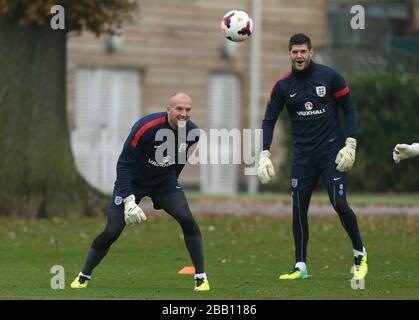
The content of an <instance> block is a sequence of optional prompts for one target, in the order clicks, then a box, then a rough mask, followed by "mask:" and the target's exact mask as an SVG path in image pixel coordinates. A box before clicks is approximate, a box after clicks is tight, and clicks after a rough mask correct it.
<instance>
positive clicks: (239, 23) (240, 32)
mask: <svg viewBox="0 0 419 320" xmlns="http://www.w3.org/2000/svg"><path fill="white" fill-rule="evenodd" d="M252 30H253V20H252V18H250V16H249V15H248V14H247V13H246V12H244V11H239V10H231V11H229V12H227V13H226V14H225V15H224V17H223V19H222V20H221V32H222V34H223V35H224V37H226V38H227V39H228V40H231V41H234V42H240V41H244V40H246V39H247V38H249V37H250V36H251V34H252Z"/></svg>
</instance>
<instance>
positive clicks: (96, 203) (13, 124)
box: [0, 0, 136, 217]
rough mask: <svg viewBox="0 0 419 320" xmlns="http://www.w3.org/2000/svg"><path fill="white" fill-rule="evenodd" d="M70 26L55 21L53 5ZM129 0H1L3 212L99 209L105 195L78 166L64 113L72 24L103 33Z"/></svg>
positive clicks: (124, 15)
mask: <svg viewBox="0 0 419 320" xmlns="http://www.w3.org/2000/svg"><path fill="white" fill-rule="evenodd" d="M55 4H59V5H62V6H63V7H64V9H65V27H66V28H65V30H52V29H51V28H50V19H51V17H52V14H51V13H50V11H51V7H52V6H53V5H55ZM135 8H136V2H134V1H130V0H107V1H99V0H78V1H72V0H63V1H52V0H32V1H25V0H15V1H10V0H0V35H1V39H2V41H1V42H2V43H1V46H0V62H1V72H0V136H1V138H0V150H1V155H0V215H7V216H25V217H51V216H59V215H67V214H84V215H94V214H98V212H100V211H103V209H104V208H105V205H106V198H105V196H104V195H103V194H101V193H100V192H99V191H97V190H95V189H94V188H93V187H91V186H90V185H88V183H87V182H86V181H85V180H84V179H83V177H81V176H80V174H79V173H78V172H77V170H76V167H75V162H74V158H73V155H72V151H71V146H70V138H69V130H68V126H67V113H66V83H65V81H66V39H67V33H68V32H69V31H82V30H90V31H93V32H94V33H95V34H97V35H100V34H101V33H103V32H106V31H107V30H108V29H109V28H110V27H111V26H112V25H114V24H115V23H117V22H121V21H122V20H125V19H128V18H129V15H128V14H129V13H130V12H133V11H134V9H135Z"/></svg>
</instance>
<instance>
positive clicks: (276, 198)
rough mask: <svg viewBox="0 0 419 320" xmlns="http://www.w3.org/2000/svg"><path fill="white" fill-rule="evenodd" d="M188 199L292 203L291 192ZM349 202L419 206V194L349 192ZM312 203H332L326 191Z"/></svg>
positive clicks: (192, 193)
mask: <svg viewBox="0 0 419 320" xmlns="http://www.w3.org/2000/svg"><path fill="white" fill-rule="evenodd" d="M187 196H188V200H191V201H202V200H215V201H232V202H236V201H242V202H243V201H244V202H246V201H248V202H262V203H266V202H270V203H271V202H282V203H288V204H291V203H292V197H291V194H290V192H285V193H271V192H261V193H258V194H255V195H249V194H248V193H241V194H237V195H212V194H204V193H201V192H195V191H189V192H187ZM348 202H349V203H350V204H351V205H361V206H367V205H372V206H374V205H375V206H419V194H415V193H411V194H386V193H376V194H374V193H352V192H348ZM311 203H315V204H330V201H329V197H328V195H327V192H326V191H318V192H314V193H313V196H312V200H311Z"/></svg>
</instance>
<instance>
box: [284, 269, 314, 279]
mask: <svg viewBox="0 0 419 320" xmlns="http://www.w3.org/2000/svg"><path fill="white" fill-rule="evenodd" d="M307 278H308V273H307V271H301V270H300V269H298V268H295V267H294V268H293V269H292V271H291V272H290V273H286V274H283V275H280V276H279V280H296V279H307Z"/></svg>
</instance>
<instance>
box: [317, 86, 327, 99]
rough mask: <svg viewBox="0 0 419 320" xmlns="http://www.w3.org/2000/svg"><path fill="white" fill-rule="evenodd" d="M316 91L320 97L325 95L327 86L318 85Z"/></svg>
mask: <svg viewBox="0 0 419 320" xmlns="http://www.w3.org/2000/svg"><path fill="white" fill-rule="evenodd" d="M316 93H317V95H318V96H319V97H324V96H325V95H326V87H325V86H318V87H316Z"/></svg>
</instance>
